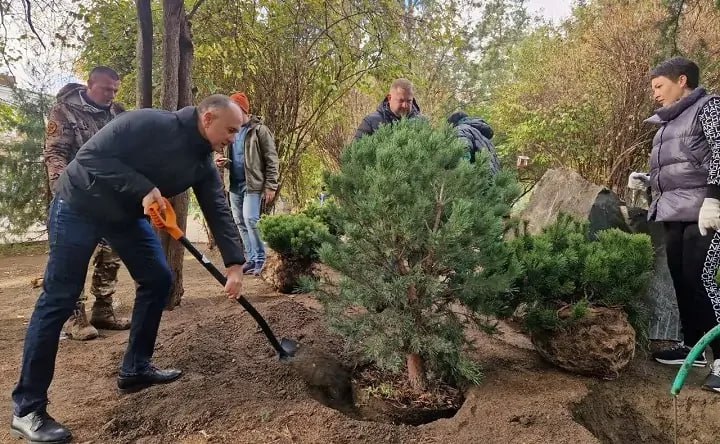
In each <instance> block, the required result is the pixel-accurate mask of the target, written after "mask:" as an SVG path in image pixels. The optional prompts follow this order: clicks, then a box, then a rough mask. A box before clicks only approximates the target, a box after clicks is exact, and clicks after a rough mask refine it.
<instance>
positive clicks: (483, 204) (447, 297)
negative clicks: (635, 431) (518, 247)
mask: <svg viewBox="0 0 720 444" xmlns="http://www.w3.org/2000/svg"><path fill="white" fill-rule="evenodd" d="M464 149H465V148H464V146H463V144H462V143H460V142H458V140H457V137H456V135H455V133H454V132H453V131H452V129H450V128H447V127H444V128H442V129H440V130H433V129H432V128H431V127H430V126H429V125H428V124H427V123H426V122H424V121H422V120H410V121H402V122H400V123H398V124H395V125H392V126H384V127H383V128H381V129H380V130H379V131H378V132H376V133H375V134H374V135H372V136H367V137H364V138H362V139H361V140H359V141H357V142H355V143H354V144H353V145H352V146H350V147H349V148H348V149H347V150H346V151H345V153H344V154H343V156H342V165H341V169H340V172H339V173H338V174H336V175H332V176H329V177H327V184H328V191H329V192H330V194H331V195H332V196H333V197H334V199H335V200H336V202H337V214H336V217H337V218H338V219H339V220H341V221H342V222H343V223H342V230H343V232H344V237H343V240H342V241H341V242H337V243H334V244H325V245H324V246H323V248H322V249H321V253H320V255H321V259H322V260H323V262H325V263H327V264H328V265H330V266H331V267H333V268H334V269H336V270H338V271H339V272H340V273H341V275H342V278H341V280H340V284H339V290H338V292H337V294H334V295H326V297H325V298H324V302H325V305H326V310H327V313H328V317H329V320H330V324H331V325H332V326H333V327H334V328H335V329H337V330H338V331H339V332H341V333H342V334H344V335H345V336H346V337H347V338H348V339H349V340H350V341H351V342H353V343H355V344H357V345H359V346H360V348H361V349H362V351H363V352H364V353H365V355H366V357H367V358H369V359H371V360H373V361H375V363H376V364H377V365H378V366H379V367H381V368H384V369H386V370H390V371H394V372H400V371H403V370H406V371H407V376H408V378H409V381H410V383H411V385H412V386H413V388H414V389H416V390H417V391H422V390H424V389H425V387H426V383H427V372H428V371H429V372H432V374H433V375H434V376H437V377H440V378H442V379H445V380H448V381H450V382H459V381H461V380H470V381H472V382H478V381H479V376H480V373H479V368H478V366H477V364H475V363H474V362H472V361H470V360H469V359H468V357H467V355H466V354H465V346H469V344H468V342H467V340H466V338H465V336H464V325H465V321H468V320H471V321H476V322H480V321H481V316H480V314H483V313H494V312H496V311H498V310H499V309H501V308H503V302H502V301H501V298H500V295H501V294H502V293H503V292H505V291H506V290H507V289H508V287H509V284H510V283H511V281H512V280H513V279H514V278H515V276H516V273H517V271H518V266H517V262H516V261H515V260H514V259H513V256H512V254H511V250H510V249H509V247H508V245H506V244H505V243H504V242H503V230H504V225H503V218H504V217H505V216H507V215H508V213H509V210H510V202H511V201H512V199H513V198H514V197H516V196H517V193H518V188H517V186H516V183H515V182H514V180H513V179H512V178H511V177H510V176H508V175H506V174H501V175H499V176H498V177H497V178H496V179H494V178H493V177H492V176H491V174H490V170H489V167H488V163H487V159H485V158H482V160H478V162H477V163H475V164H474V165H473V164H470V163H467V162H463V161H462V160H461V158H462V155H463V152H464ZM358 308H360V309H358Z"/></svg>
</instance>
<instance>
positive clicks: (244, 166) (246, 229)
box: [216, 92, 279, 276]
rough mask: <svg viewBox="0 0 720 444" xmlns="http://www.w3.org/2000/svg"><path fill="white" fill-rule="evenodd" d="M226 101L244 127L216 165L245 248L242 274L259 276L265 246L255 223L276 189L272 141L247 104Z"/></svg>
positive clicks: (240, 98) (238, 97)
mask: <svg viewBox="0 0 720 444" xmlns="http://www.w3.org/2000/svg"><path fill="white" fill-rule="evenodd" d="M230 98H231V99H232V100H233V101H234V102H235V103H237V104H238V106H239V107H240V109H242V111H243V114H244V116H243V118H244V124H243V126H242V128H241V129H240V131H239V132H238V134H237V136H236V137H235V141H234V142H233V143H232V144H231V145H228V146H227V148H226V150H225V153H224V156H223V157H219V158H218V159H217V160H216V162H217V165H218V166H219V167H220V168H224V171H225V174H224V176H225V183H227V184H229V185H230V186H229V191H230V208H231V209H232V213H233V217H234V218H235V223H236V224H237V226H238V228H239V229H240V235H241V236H242V240H243V244H244V247H245V259H246V261H247V262H246V263H245V265H244V267H243V272H244V273H245V274H253V275H255V276H259V275H260V272H261V271H262V268H263V266H264V265H265V245H264V244H263V241H262V238H261V237H260V230H258V227H257V223H258V220H259V219H260V210H261V206H262V201H263V199H264V200H265V202H266V203H270V202H272V201H273V200H274V199H275V193H276V191H277V188H278V170H279V168H278V163H279V162H278V155H277V150H276V149H275V140H274V137H273V135H272V133H271V132H270V130H269V129H268V127H267V126H265V125H263V123H262V120H261V119H260V118H259V117H257V116H253V115H252V114H250V101H249V100H248V98H247V96H246V95H245V94H243V93H241V92H237V93H235V94H233V95H232V96H230Z"/></svg>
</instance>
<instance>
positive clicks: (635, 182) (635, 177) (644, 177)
mask: <svg viewBox="0 0 720 444" xmlns="http://www.w3.org/2000/svg"><path fill="white" fill-rule="evenodd" d="M627 187H628V188H630V189H631V190H640V191H645V190H647V189H648V188H650V175H649V174H647V173H636V172H634V171H633V172H632V173H630V177H628V184H627Z"/></svg>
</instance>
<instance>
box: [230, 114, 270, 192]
mask: <svg viewBox="0 0 720 444" xmlns="http://www.w3.org/2000/svg"><path fill="white" fill-rule="evenodd" d="M248 125H249V126H250V127H249V128H248V133H247V135H246V136H245V183H246V185H247V190H248V191H250V192H263V191H265V190H277V188H278V175H279V160H278V154H277V150H276V149H275V138H274V137H273V135H272V133H271V132H270V130H269V129H268V127H267V126H265V125H263V124H262V121H261V120H260V118H259V117H257V116H252V117H251V118H250V123H248ZM233 149H234V147H233V145H232V144H230V145H228V146H227V147H226V148H225V154H224V155H225V157H226V158H228V159H232V158H233V156H232V150H233ZM231 167H232V164H231V163H229V164H227V165H226V167H225V171H224V177H223V181H224V183H225V184H226V186H227V187H228V189H230V188H231V187H230V170H229V168H231Z"/></svg>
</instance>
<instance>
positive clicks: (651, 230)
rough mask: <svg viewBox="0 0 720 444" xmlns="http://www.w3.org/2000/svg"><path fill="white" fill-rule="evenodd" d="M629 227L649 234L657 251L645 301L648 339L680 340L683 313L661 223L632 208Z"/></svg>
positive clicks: (629, 211) (629, 209) (640, 209)
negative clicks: (670, 268)
mask: <svg viewBox="0 0 720 444" xmlns="http://www.w3.org/2000/svg"><path fill="white" fill-rule="evenodd" d="M628 225H629V226H630V230H631V231H632V232H633V233H645V234H648V235H649V236H650V239H651V240H652V244H653V249H654V250H655V265H654V272H653V276H652V278H651V279H650V285H649V286H648V291H647V298H646V300H647V305H648V308H649V309H650V314H651V317H650V329H649V332H648V337H649V338H650V339H651V340H658V341H679V340H680V339H681V336H682V334H681V333H680V314H679V313H678V308H677V299H676V298H675V287H674V286H673V282H672V277H671V276H670V270H669V269H668V266H667V254H666V253H665V233H664V229H663V226H662V223H659V222H648V220H647V210H646V209H643V208H635V207H631V208H628Z"/></svg>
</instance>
